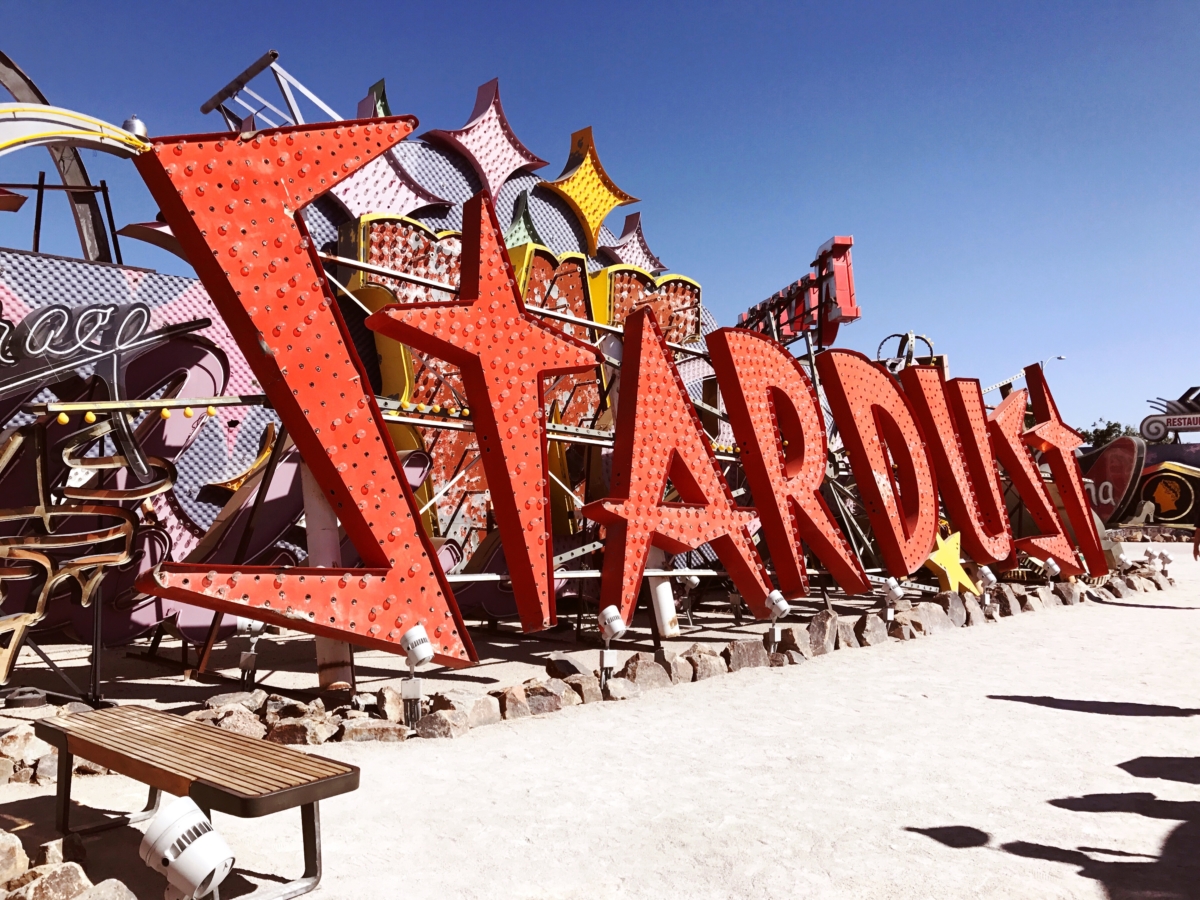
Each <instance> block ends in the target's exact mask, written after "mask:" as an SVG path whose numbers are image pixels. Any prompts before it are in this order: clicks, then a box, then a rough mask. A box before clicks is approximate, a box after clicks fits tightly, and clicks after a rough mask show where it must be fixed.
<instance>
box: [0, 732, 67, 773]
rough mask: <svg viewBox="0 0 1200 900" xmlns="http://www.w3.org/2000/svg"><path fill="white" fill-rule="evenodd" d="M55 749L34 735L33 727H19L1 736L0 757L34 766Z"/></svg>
mask: <svg viewBox="0 0 1200 900" xmlns="http://www.w3.org/2000/svg"><path fill="white" fill-rule="evenodd" d="M53 751H54V748H53V747H51V746H50V745H49V744H47V743H46V742H45V741H43V740H42V739H41V738H39V737H38V736H37V735H35V734H34V733H33V726H32V725H18V726H17V727H16V728H12V729H10V730H8V731H7V732H5V733H4V734H3V735H2V736H0V756H3V757H5V758H6V759H11V760H12V761H13V762H15V763H19V764H21V765H24V766H32V765H35V764H36V763H37V761H38V760H39V759H41V758H42V757H43V756H45V755H46V754H47V753H51V752H53Z"/></svg>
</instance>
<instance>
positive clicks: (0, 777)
mask: <svg viewBox="0 0 1200 900" xmlns="http://www.w3.org/2000/svg"><path fill="white" fill-rule="evenodd" d="M16 769H17V767H16V765H15V764H14V763H13V761H12V760H11V759H5V758H4V757H2V756H0V784H8V783H9V782H10V781H12V777H13V772H15V771H16ZM0 884H3V882H0Z"/></svg>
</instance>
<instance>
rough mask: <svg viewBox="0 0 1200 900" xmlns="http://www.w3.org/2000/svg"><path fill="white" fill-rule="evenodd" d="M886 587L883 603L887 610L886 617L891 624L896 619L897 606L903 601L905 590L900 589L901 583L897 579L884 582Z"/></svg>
mask: <svg viewBox="0 0 1200 900" xmlns="http://www.w3.org/2000/svg"><path fill="white" fill-rule="evenodd" d="M884 584H885V585H886V587H885V588H884V590H883V602H884V606H885V608H886V612H885V617H886V619H887V621H889V622H891V621H892V620H893V619H895V618H896V604H897V603H898V602H899V601H900V600H901V599H903V597H904V589H903V588H902V587H900V582H898V581H897V580H896V579H895V578H889V579H888V580H887V581H886V582H884Z"/></svg>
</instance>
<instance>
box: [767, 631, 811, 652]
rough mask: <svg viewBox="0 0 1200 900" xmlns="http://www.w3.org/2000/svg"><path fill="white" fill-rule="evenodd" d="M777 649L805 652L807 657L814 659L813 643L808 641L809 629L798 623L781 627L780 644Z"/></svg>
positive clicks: (780, 650) (779, 650)
mask: <svg viewBox="0 0 1200 900" xmlns="http://www.w3.org/2000/svg"><path fill="white" fill-rule="evenodd" d="M775 649H776V650H777V651H778V652H779V653H787V652H788V651H789V650H795V651H796V652H797V653H801V654H803V655H804V657H805V659H812V645H811V644H809V642H808V629H807V628H802V627H800V626H798V625H794V626H793V625H789V626H787V627H786V628H781V629H779V646H778V647H776V648H775Z"/></svg>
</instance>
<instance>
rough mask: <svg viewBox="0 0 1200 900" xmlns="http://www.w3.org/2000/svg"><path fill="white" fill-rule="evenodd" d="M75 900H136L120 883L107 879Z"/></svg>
mask: <svg viewBox="0 0 1200 900" xmlns="http://www.w3.org/2000/svg"><path fill="white" fill-rule="evenodd" d="M75 900H137V897H136V896H135V895H134V893H133V891H131V890H130V889H129V888H127V887H125V885H124V884H123V883H122V882H120V881H117V879H115V878H109V879H108V880H107V881H102V882H100V883H99V884H97V885H96V886H94V887H90V888H88V889H87V890H86V891H84V892H83V893H82V894H80V895H79V896H78V897H76V898H75Z"/></svg>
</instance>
